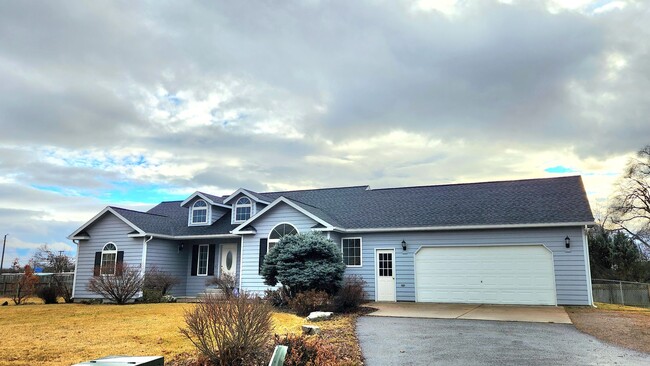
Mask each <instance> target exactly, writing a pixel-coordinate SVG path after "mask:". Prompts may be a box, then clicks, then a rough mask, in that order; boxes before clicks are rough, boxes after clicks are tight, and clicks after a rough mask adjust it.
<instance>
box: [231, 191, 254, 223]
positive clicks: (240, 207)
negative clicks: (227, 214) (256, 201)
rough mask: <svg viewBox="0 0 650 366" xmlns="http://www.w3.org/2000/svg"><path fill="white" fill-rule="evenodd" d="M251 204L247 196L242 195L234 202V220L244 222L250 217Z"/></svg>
mask: <svg viewBox="0 0 650 366" xmlns="http://www.w3.org/2000/svg"><path fill="white" fill-rule="evenodd" d="M252 211H253V204H252V202H251V200H250V199H248V198H247V197H242V198H240V199H238V200H237V203H235V222H244V221H246V220H248V219H250V218H251V213H252Z"/></svg>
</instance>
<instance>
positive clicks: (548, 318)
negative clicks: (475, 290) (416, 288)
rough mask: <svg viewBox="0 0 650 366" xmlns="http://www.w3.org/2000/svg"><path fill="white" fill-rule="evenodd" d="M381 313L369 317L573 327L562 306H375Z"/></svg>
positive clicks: (383, 304)
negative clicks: (564, 325) (468, 320)
mask: <svg viewBox="0 0 650 366" xmlns="http://www.w3.org/2000/svg"><path fill="white" fill-rule="evenodd" d="M366 306H368V307H371V308H375V309H378V311H375V312H373V313H370V314H368V316H379V317H382V316H386V317H398V318H430V319H472V320H498V321H512V322H532V323H560V324H572V323H571V319H570V318H569V315H568V314H567V313H566V311H565V310H564V308H563V307H562V306H523V305H485V304H429V303H414V302H373V303H369V304H367V305H366Z"/></svg>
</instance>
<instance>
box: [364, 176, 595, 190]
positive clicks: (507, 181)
mask: <svg viewBox="0 0 650 366" xmlns="http://www.w3.org/2000/svg"><path fill="white" fill-rule="evenodd" d="M581 177H582V176H581V175H567V176H562V177H545V178H526V179H507V180H491V181H487V182H464V183H445V184H425V185H420V186H406V187H386V188H371V189H369V191H387V190H393V189H409V188H430V187H449V186H467V185H479V184H494V183H511V182H530V181H540V180H552V179H566V178H581Z"/></svg>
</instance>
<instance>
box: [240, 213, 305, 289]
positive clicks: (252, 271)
mask: <svg viewBox="0 0 650 366" xmlns="http://www.w3.org/2000/svg"><path fill="white" fill-rule="evenodd" d="M280 223H288V224H291V225H293V226H294V227H295V228H296V229H297V230H298V232H300V233H306V232H309V231H311V228H312V227H313V226H314V225H316V221H314V220H312V219H310V218H309V217H307V216H305V215H304V214H303V213H301V212H300V211H298V210H296V209H294V208H293V207H291V206H289V205H287V204H285V203H279V204H278V205H276V206H274V207H273V208H271V209H270V210H269V211H267V212H266V213H265V214H264V215H263V216H262V217H260V218H259V219H257V220H255V221H254V222H253V223H252V225H253V226H254V227H255V229H256V230H257V233H256V234H255V235H245V236H244V250H243V255H242V266H241V267H242V289H243V290H246V291H252V292H256V293H259V294H261V293H262V292H263V291H264V290H266V289H268V288H270V287H269V286H266V285H265V284H264V280H263V279H262V277H261V276H260V275H259V258H260V255H259V254H260V252H259V250H260V239H266V238H268V236H269V233H270V232H271V230H272V229H273V228H274V227H275V226H276V225H278V224H280Z"/></svg>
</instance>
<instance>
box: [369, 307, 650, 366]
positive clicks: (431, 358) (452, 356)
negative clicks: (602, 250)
mask: <svg viewBox="0 0 650 366" xmlns="http://www.w3.org/2000/svg"><path fill="white" fill-rule="evenodd" d="M357 335H358V337H359V343H360V344H361V349H362V351H363V355H364V357H365V359H366V362H365V364H366V365H368V366H380V365H650V355H648V354H642V353H638V352H635V351H631V350H627V349H624V348H620V347H616V346H613V345H609V344H605V343H603V342H600V341H599V340H597V339H596V338H594V337H592V336H589V335H587V334H584V333H581V332H579V331H578V330H576V329H575V327H574V326H572V325H568V324H543V323H524V322H495V321H481V320H461V319H421V318H419V319H414V318H388V317H368V316H364V317H361V318H359V320H358V324H357Z"/></svg>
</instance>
